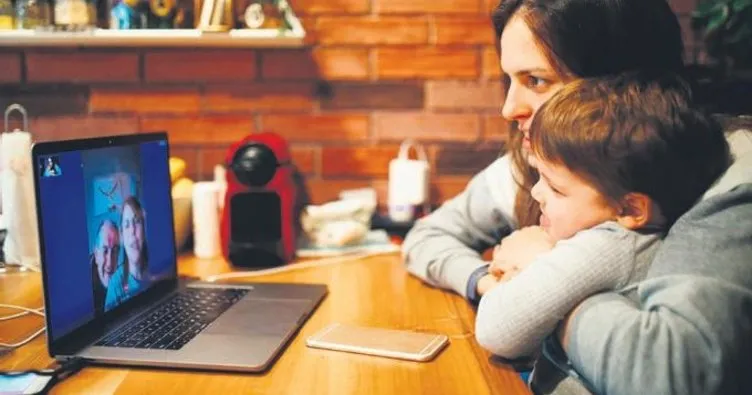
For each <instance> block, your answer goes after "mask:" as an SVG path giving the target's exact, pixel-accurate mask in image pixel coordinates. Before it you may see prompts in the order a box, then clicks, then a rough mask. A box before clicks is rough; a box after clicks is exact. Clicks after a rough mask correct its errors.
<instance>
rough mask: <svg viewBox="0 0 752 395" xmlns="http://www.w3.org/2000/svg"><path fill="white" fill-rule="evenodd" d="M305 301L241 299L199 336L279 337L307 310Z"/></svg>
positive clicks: (292, 327) (293, 325)
mask: <svg viewBox="0 0 752 395" xmlns="http://www.w3.org/2000/svg"><path fill="white" fill-rule="evenodd" d="M310 304H311V301H310V300H307V299H297V300H289V299H242V300H240V301H239V302H238V303H237V304H235V306H232V307H231V308H230V309H229V310H227V311H226V312H225V313H224V314H222V315H221V316H219V318H218V319H217V320H216V321H214V323H212V324H211V325H209V327H208V328H206V330H205V331H204V332H203V333H206V334H223V335H248V334H250V333H253V334H259V335H280V334H285V333H287V332H288V331H290V330H291V329H294V328H295V326H296V325H295V324H297V323H298V321H300V320H301V319H302V318H303V317H304V314H305V312H306V311H307V310H308V309H309V307H308V306H309V305H310Z"/></svg>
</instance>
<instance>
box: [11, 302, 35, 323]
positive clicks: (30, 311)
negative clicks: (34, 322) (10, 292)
mask: <svg viewBox="0 0 752 395" xmlns="http://www.w3.org/2000/svg"><path fill="white" fill-rule="evenodd" d="M0 308H5V309H14V310H21V311H22V312H21V313H16V314H11V315H6V316H4V317H0V321H7V320H12V319H14V318H18V317H23V316H25V315H27V314H36V315H38V316H41V317H44V313H42V310H44V307H37V308H36V309H34V308H29V307H24V306H16V305H14V304H3V303H0Z"/></svg>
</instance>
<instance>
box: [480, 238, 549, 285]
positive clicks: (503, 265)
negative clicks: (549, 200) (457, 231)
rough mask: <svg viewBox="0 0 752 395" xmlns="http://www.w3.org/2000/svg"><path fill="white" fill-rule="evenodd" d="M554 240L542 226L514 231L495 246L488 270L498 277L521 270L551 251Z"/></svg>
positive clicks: (507, 275)
mask: <svg viewBox="0 0 752 395" xmlns="http://www.w3.org/2000/svg"><path fill="white" fill-rule="evenodd" d="M553 247H554V242H553V240H551V237H550V236H549V235H548V234H547V233H546V231H545V230H543V228H541V227H540V226H528V227H525V228H522V229H520V230H517V231H515V232H513V233H512V234H511V235H509V236H507V237H505V238H504V239H502V240H501V243H499V245H497V246H496V247H494V250H493V259H492V260H491V264H490V266H489V267H488V272H489V273H491V274H493V275H494V276H496V277H497V278H502V276H504V277H509V275H510V274H515V273H516V272H519V271H521V270H522V269H524V268H525V266H527V265H529V264H530V263H531V262H533V261H534V260H535V259H536V258H538V257H539V256H540V255H541V254H544V253H546V252H549V251H551V249H552V248H553Z"/></svg>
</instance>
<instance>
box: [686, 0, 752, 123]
mask: <svg viewBox="0 0 752 395" xmlns="http://www.w3.org/2000/svg"><path fill="white" fill-rule="evenodd" d="M692 29H693V31H694V32H695V34H697V35H698V36H699V37H700V38H701V40H702V43H703V44H704V46H705V51H706V53H707V55H708V59H707V60H708V63H707V64H702V65H693V66H692V69H693V72H694V73H695V74H696V76H698V77H699V78H698V80H699V82H700V86H701V89H700V91H701V93H702V94H704V95H705V96H707V97H706V99H707V100H708V101H709V104H710V105H711V107H713V108H714V110H716V111H717V112H723V113H726V114H735V115H738V114H747V115H749V114H752V101H751V100H750V92H752V0H700V1H699V3H698V4H697V7H696V8H695V10H694V12H693V13H692Z"/></svg>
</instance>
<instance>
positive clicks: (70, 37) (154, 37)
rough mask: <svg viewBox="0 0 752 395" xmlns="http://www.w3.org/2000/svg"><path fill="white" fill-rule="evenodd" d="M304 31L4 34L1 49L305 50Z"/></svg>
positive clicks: (187, 30) (33, 31) (44, 32)
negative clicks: (274, 48) (276, 48)
mask: <svg viewBox="0 0 752 395" xmlns="http://www.w3.org/2000/svg"><path fill="white" fill-rule="evenodd" d="M304 38H305V31H304V30H303V29H302V28H298V29H293V30H286V31H280V30H277V29H257V30H252V29H234V30H230V31H229V32H204V31H201V30H196V29H141V30H108V29H94V30H91V31H83V32H49V31H35V30H4V31H3V30H0V48H4V47H239V48H243V47H245V48H269V47H287V48H290V47H301V46H303V39H304Z"/></svg>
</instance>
